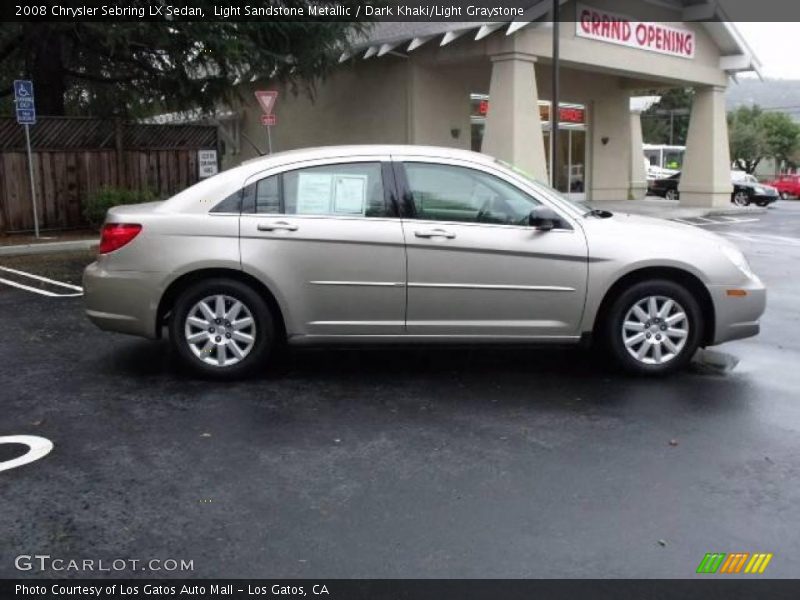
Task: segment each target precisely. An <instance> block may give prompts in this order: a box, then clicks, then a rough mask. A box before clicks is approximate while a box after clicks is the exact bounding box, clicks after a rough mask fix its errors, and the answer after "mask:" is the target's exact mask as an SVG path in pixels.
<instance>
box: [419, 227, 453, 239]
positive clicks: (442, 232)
mask: <svg viewBox="0 0 800 600" xmlns="http://www.w3.org/2000/svg"><path fill="white" fill-rule="evenodd" d="M414 235H415V236H417V237H418V238H432V237H443V238H447V239H448V240H452V239H453V238H454V237H456V234H455V233H453V232H452V231H447V230H446V229H439V228H436V229H420V230H417V231H415V232H414Z"/></svg>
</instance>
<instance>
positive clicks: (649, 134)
mask: <svg viewBox="0 0 800 600" xmlns="http://www.w3.org/2000/svg"><path fill="white" fill-rule="evenodd" d="M645 95H653V96H659V95H660V96H661V100H660V101H659V102H657V103H655V104H654V105H653V106H651V107H650V108H648V109H647V110H646V111H644V112H643V113H642V139H643V140H644V143H645V144H670V143H671V144H674V145H676V146H683V145H685V144H686V134H687V133H688V131H689V111H690V110H691V108H692V100H693V99H694V91H693V90H692V89H691V88H673V89H670V90H667V91H666V92H662V91H659V90H653V91H651V92H648V93H647V94H645Z"/></svg>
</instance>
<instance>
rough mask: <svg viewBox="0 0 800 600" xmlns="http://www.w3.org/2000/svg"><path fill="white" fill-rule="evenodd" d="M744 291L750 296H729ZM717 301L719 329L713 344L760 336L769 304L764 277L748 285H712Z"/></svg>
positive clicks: (749, 282)
mask: <svg viewBox="0 0 800 600" xmlns="http://www.w3.org/2000/svg"><path fill="white" fill-rule="evenodd" d="M733 289H736V290H744V292H746V295H744V296H739V295H729V293H728V291H729V290H733ZM708 291H709V293H710V294H711V299H712V301H713V302H714V313H715V317H716V318H715V328H714V340H713V342H712V345H715V344H721V343H723V342H729V341H731V340H738V339H742V338H747V337H752V336H754V335H758V332H759V330H760V325H759V319H760V318H761V315H763V314H764V310H765V309H766V307H767V290H766V288H765V287H764V284H763V283H761V281H760V280H757V279H755V280H750V281H748V282H747V283H746V284H744V285H741V284H739V285H710V286H708Z"/></svg>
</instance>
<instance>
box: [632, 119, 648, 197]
mask: <svg viewBox="0 0 800 600" xmlns="http://www.w3.org/2000/svg"><path fill="white" fill-rule="evenodd" d="M646 195H647V170H646V169H645V167H644V142H643V141H642V111H640V110H632V111H631V187H630V190H629V191H628V198H629V199H630V200H643V199H644V197H645V196H646Z"/></svg>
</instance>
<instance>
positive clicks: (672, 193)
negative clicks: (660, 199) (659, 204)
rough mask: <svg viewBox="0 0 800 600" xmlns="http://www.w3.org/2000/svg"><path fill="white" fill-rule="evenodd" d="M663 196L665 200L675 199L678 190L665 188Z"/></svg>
mask: <svg viewBox="0 0 800 600" xmlns="http://www.w3.org/2000/svg"><path fill="white" fill-rule="evenodd" d="M664 198H666V199H667V200H677V199H678V190H667V191H666V193H665V194H664Z"/></svg>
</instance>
